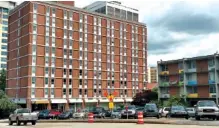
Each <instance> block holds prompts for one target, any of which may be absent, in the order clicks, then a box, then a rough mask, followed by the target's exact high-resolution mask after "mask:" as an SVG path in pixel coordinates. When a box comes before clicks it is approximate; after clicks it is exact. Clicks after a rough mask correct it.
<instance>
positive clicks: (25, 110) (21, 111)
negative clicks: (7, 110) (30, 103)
mask: <svg viewBox="0 0 219 128" xmlns="http://www.w3.org/2000/svg"><path fill="white" fill-rule="evenodd" d="M17 113H30V110H29V109H19V110H18V111H17Z"/></svg>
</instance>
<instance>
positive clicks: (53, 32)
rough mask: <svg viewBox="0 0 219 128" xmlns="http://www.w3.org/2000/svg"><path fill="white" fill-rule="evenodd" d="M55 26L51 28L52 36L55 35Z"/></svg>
mask: <svg viewBox="0 0 219 128" xmlns="http://www.w3.org/2000/svg"><path fill="white" fill-rule="evenodd" d="M55 32H56V31H55V28H52V36H55Z"/></svg>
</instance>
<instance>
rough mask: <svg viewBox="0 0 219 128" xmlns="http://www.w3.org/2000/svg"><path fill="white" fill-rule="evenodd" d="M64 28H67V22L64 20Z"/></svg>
mask: <svg viewBox="0 0 219 128" xmlns="http://www.w3.org/2000/svg"><path fill="white" fill-rule="evenodd" d="M64 27H66V28H67V20H64ZM66 36H67V31H66Z"/></svg>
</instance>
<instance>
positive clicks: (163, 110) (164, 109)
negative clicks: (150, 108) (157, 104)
mask: <svg viewBox="0 0 219 128" xmlns="http://www.w3.org/2000/svg"><path fill="white" fill-rule="evenodd" d="M160 111H161V112H160V115H161V117H166V116H167V114H168V113H169V111H170V107H164V108H162V109H161V110H160Z"/></svg>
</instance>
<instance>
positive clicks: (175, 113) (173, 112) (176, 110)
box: [167, 105, 189, 119]
mask: <svg viewBox="0 0 219 128" xmlns="http://www.w3.org/2000/svg"><path fill="white" fill-rule="evenodd" d="M167 117H168V118H170V117H183V118H186V119H188V118H189V114H188V112H187V111H186V109H185V107H184V106H180V105H174V106H171V108H170V111H169V113H168V114H167Z"/></svg>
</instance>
